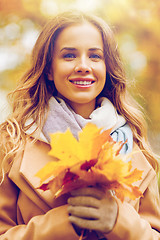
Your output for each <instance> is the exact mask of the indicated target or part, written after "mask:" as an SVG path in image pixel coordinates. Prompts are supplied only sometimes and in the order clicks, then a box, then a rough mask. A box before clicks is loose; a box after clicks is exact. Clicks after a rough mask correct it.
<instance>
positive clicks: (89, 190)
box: [71, 187, 105, 199]
mask: <svg viewBox="0 0 160 240" xmlns="http://www.w3.org/2000/svg"><path fill="white" fill-rule="evenodd" d="M104 194H105V193H104V191H102V189H97V188H96V187H86V188H79V189H76V190H74V191H72V192H71V195H72V196H91V197H94V198H97V199H101V198H103V197H104Z"/></svg>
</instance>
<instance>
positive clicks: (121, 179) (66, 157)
mask: <svg viewBox="0 0 160 240" xmlns="http://www.w3.org/2000/svg"><path fill="white" fill-rule="evenodd" d="M122 146H123V143H121V142H118V143H117V142H115V141H113V139H112V138H111V136H110V130H106V131H102V129H100V128H98V127H97V126H96V125H94V124H91V123H88V124H87V125H86V126H85V127H84V128H83V129H82V131H81V132H79V138H78V140H77V139H76V138H75V137H74V136H73V135H72V133H71V132H70V130H69V129H68V130H67V131H66V132H65V133H60V132H57V133H54V134H51V150H50V151H49V153H48V154H49V155H51V156H53V161H50V162H48V163H47V164H46V165H45V166H44V167H43V168H42V169H40V171H39V172H38V173H37V174H36V176H37V177H39V178H40V187H39V188H40V189H42V190H44V191H45V190H48V189H50V190H51V191H52V193H53V195H54V197H58V196H60V195H62V194H64V193H68V192H70V191H71V190H74V189H77V188H80V187H84V186H95V185H99V186H101V187H105V188H106V189H111V190H113V191H114V193H115V195H116V196H117V197H118V198H119V199H120V200H121V201H123V200H124V198H125V197H129V198H130V199H133V200H134V199H136V198H137V197H140V196H142V193H141V191H140V190H139V188H138V187H136V186H134V185H133V183H134V182H136V181H138V180H140V179H141V176H142V171H140V170H138V169H133V170H132V164H131V161H128V159H129V158H130V156H129V155H121V154H120V150H121V148H122Z"/></svg>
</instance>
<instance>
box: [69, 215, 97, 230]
mask: <svg viewBox="0 0 160 240" xmlns="http://www.w3.org/2000/svg"><path fill="white" fill-rule="evenodd" d="M69 221H70V222H71V223H72V224H75V225H76V226H77V227H80V228H84V229H89V230H99V229H97V224H99V221H98V220H89V219H83V218H79V217H76V216H72V215H71V216H69Z"/></svg>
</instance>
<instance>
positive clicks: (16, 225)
mask: <svg viewBox="0 0 160 240" xmlns="http://www.w3.org/2000/svg"><path fill="white" fill-rule="evenodd" d="M10 97H11V99H12V114H11V115H10V116H9V117H8V118H7V120H6V121H5V122H3V123H2V124H1V125H0V161H1V184H0V240H4V239H8V240H17V239H19V240H22V239H23V240H24V239H34V240H43V239H47V240H63V239H65V240H71V239H72V240H78V239H79V234H81V232H82V229H85V230H84V233H87V235H86V239H88V240H95V239H108V240H109V239H112V240H118V239H119V240H120V239H126V238H127V240H131V239H136V240H153V239H154V240H158V239H159V238H160V234H159V232H160V199H159V193H158V185H157V178H156V171H157V169H158V163H157V160H156V158H155V155H154V153H153V152H152V150H151V149H150V146H149V144H148V141H147V135H146V132H147V128H146V124H145V120H144V118H143V114H142V112H141V110H140V107H139V106H138V105H137V104H136V102H135V101H134V100H133V99H132V98H131V96H130V94H129V93H128V90H127V80H126V76H125V71H124V69H123V64H122V62H121V58H120V55H119V51H118V49H117V43H116V42H115V40H114V36H113V33H112V31H111V29H110V27H109V26H108V24H107V23H105V22H104V21H103V20H102V19H100V18H98V17H96V16H92V15H88V14H84V13H81V12H65V13H62V14H59V15H57V16H56V17H55V18H53V19H52V20H51V21H49V22H48V23H47V24H46V26H44V28H43V30H42V32H41V33H40V35H39V37H38V39H37V42H36V44H35V46H34V49H33V53H32V62H31V68H30V69H29V70H28V72H26V73H25V75H24V76H23V78H22V79H21V80H20V81H19V83H18V86H17V88H16V90H15V91H14V92H12V93H11V95H10ZM88 123H92V124H95V125H96V126H97V127H98V128H100V131H101V132H102V134H104V133H105V130H108V131H109V133H110V135H109V137H110V138H112V139H113V140H112V141H115V142H116V141H117V142H119V141H120V142H121V143H122V147H121V150H120V153H121V154H130V159H131V162H132V166H133V169H136V168H137V169H139V170H140V171H142V172H143V175H142V178H141V180H140V181H138V182H136V186H137V187H139V189H140V191H141V192H142V194H143V197H142V196H140V197H139V198H137V199H136V200H135V201H129V199H128V198H125V199H124V201H123V203H122V202H121V201H119V200H118V199H117V198H116V196H115V195H114V192H111V191H109V190H108V188H107V187H106V188H101V187H100V186H99V185H98V184H97V183H95V184H93V186H91V185H90V184H89V186H88V185H87V186H86V187H85V188H84V187H82V186H81V188H79V189H76V190H75V191H71V192H69V193H68V192H67V193H66V194H64V195H62V196H60V197H58V198H57V199H55V198H54V196H53V195H52V194H51V192H49V191H48V192H46V193H45V194H44V193H42V192H41V190H39V189H38V188H37V183H39V181H38V180H37V178H36V176H35V174H36V173H37V172H38V170H39V169H41V168H42V167H43V166H44V165H45V164H46V163H49V162H50V161H60V159H58V158H56V159H55V158H53V157H51V156H49V155H48V152H49V150H50V148H51V139H50V136H51V135H50V133H56V132H65V131H66V130H67V129H68V128H69V129H70V135H71V134H73V135H74V136H75V137H76V138H77V139H78V134H79V132H80V131H82V129H83V128H84V127H85V126H86V125H87V124H88ZM93 131H94V128H93ZM108 131H107V132H108ZM88 134H90V132H89V133H88ZM91 135H92V133H91ZM56 136H57V135H56ZM65 136H68V135H65ZM72 138H73V136H72ZM69 139H71V138H66V139H65V140H66V141H62V142H60V144H64V145H65V146H64V147H65V148H66V147H68V146H71V147H74V144H69V145H67V141H70V140H69ZM86 139H87V138H86ZM86 139H85V140H86ZM96 139H97V138H96ZM103 140H104V139H103ZM94 141H95V139H94ZM97 141H98V140H97ZM84 142H85V141H83V144H84ZM65 143H66V144H65ZM95 145H96V142H95ZM115 145H116V144H115ZM103 146H104V145H103ZM103 146H102V148H103ZM84 147H86V148H87V147H88V145H87V144H85V146H84ZM131 152H132V154H131ZM77 154H79V155H81V152H79V153H77ZM78 157H79V156H77V158H78ZM98 157H99V156H98ZM105 157H107V158H109V156H108V155H107V156H106V155H105V156H104V158H105ZM68 158H69V160H70V159H72V158H71V156H70V155H69V157H68ZM124 159H126V158H124ZM92 160H95V159H91V161H92ZM72 161H73V159H72ZM84 161H85V159H84ZM105 161H106V159H104V162H105ZM122 165H123V164H122ZM68 171H69V170H68ZM116 171H120V169H116ZM133 172H134V171H133ZM119 174H120V175H121V171H120V172H119ZM133 178H135V176H133ZM121 184H123V183H121ZM135 188H136V187H135ZM119 190H120V189H119ZM119 192H120V191H119ZM126 236H127V237H126Z"/></svg>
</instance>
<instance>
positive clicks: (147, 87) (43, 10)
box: [0, 0, 160, 154]
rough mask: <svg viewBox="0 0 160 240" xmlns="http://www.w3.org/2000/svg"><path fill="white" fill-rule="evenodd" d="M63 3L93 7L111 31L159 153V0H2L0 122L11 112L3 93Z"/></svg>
mask: <svg viewBox="0 0 160 240" xmlns="http://www.w3.org/2000/svg"><path fill="white" fill-rule="evenodd" d="M67 9H79V10H82V11H86V12H92V13H95V14H96V15H99V16H101V17H102V18H103V19H104V20H106V21H107V22H108V23H109V25H110V26H111V28H112V29H113V31H114V32H115V37H116V40H117V42H118V45H119V49H120V51H121V55H122V57H123V61H124V64H125V67H126V72H127V76H128V78H129V79H130V80H131V82H132V94H133V95H134V97H135V98H136V99H137V100H138V102H139V103H140V104H141V105H142V106H143V107H144V109H145V114H146V119H147V121H148V126H149V128H148V135H149V141H150V143H151V145H152V147H153V149H154V150H155V152H156V153H158V154H160V1H159V0H152V1H151V0H138V1H135V0H0V122H2V121H4V119H5V118H6V116H7V114H8V112H9V107H8V105H7V100H6V96H7V93H8V92H9V91H11V90H13V89H14V88H15V86H16V83H17V81H18V80H19V79H20V77H21V76H22V74H23V73H24V72H25V71H26V69H27V67H28V65H29V60H30V54H31V51H32V48H33V45H34V43H35V41H36V39H37V37H38V34H39V33H40V31H41V28H42V27H43V25H44V24H45V23H46V21H48V20H49V19H50V18H52V17H53V16H54V15H55V14H57V13H58V12H61V11H64V10H67Z"/></svg>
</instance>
